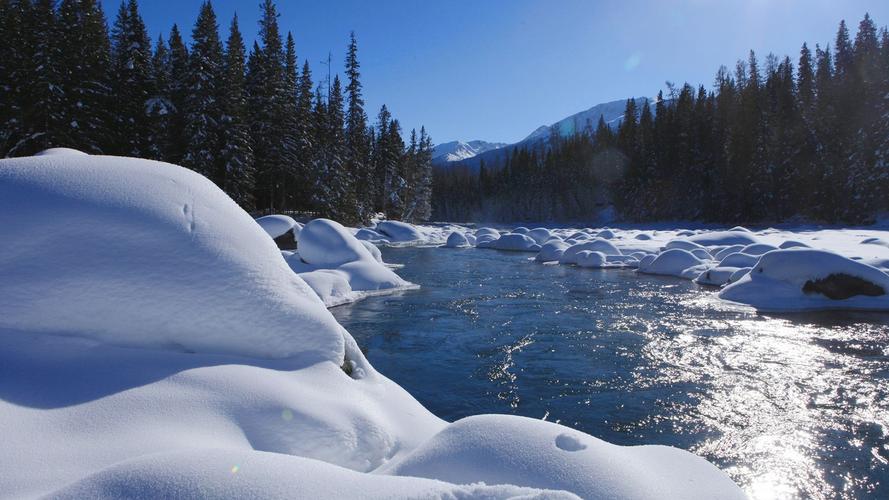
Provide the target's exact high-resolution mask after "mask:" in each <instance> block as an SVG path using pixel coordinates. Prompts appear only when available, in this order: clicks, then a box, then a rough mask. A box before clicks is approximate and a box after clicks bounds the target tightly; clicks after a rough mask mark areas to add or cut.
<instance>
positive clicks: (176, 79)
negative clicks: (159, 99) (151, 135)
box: [164, 24, 189, 165]
mask: <svg viewBox="0 0 889 500" xmlns="http://www.w3.org/2000/svg"><path fill="white" fill-rule="evenodd" d="M167 45H168V46H169V52H170V57H169V59H170V63H169V64H170V68H169V71H170V72H169V78H170V83H169V85H170V109H169V110H168V111H169V113H170V115H169V117H168V120H167V127H168V136H167V141H166V142H167V148H166V153H165V157H164V160H166V161H168V162H171V163H175V164H177V165H178V164H181V163H182V159H183V158H184V157H185V150H186V148H187V147H188V143H189V141H188V136H187V135H186V134H185V113H186V100H187V99H188V78H189V62H188V59H189V56H188V48H186V46H185V43H184V42H183V41H182V35H181V34H180V33H179V27H178V26H176V25H175V24H174V25H173V28H172V29H171V30H170V38H169V42H168V44H167Z"/></svg>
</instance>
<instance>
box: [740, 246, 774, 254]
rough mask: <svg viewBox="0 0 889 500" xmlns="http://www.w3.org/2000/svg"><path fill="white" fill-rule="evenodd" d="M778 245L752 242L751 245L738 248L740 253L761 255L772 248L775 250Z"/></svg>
mask: <svg viewBox="0 0 889 500" xmlns="http://www.w3.org/2000/svg"><path fill="white" fill-rule="evenodd" d="M777 249H778V247H776V246H774V245H769V244H767V243H754V244H752V245H747V246H745V247H744V248H742V249H741V250H740V252H741V253H745V254H747V255H762V254H764V253H766V252H771V251H772V250H777Z"/></svg>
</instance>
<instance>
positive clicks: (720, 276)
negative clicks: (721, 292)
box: [695, 266, 739, 286]
mask: <svg viewBox="0 0 889 500" xmlns="http://www.w3.org/2000/svg"><path fill="white" fill-rule="evenodd" d="M738 269H739V268H737V267H723V266H718V267H714V268H710V269H707V270H706V271H704V272H703V273H701V274H700V275H698V277H697V278H695V283H697V284H699V285H713V286H722V285H724V284H726V283H728V282H729V281H730V280H731V278H732V276H734V274H735V273H736V272H738Z"/></svg>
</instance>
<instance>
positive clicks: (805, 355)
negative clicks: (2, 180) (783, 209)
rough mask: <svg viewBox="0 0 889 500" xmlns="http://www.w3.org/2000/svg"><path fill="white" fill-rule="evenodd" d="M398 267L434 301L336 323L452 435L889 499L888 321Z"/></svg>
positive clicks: (418, 300)
mask: <svg viewBox="0 0 889 500" xmlns="http://www.w3.org/2000/svg"><path fill="white" fill-rule="evenodd" d="M383 253H384V257H385V258H386V260H387V261H391V262H398V263H404V264H406V266H405V267H404V269H401V270H400V274H401V275H402V276H404V277H405V278H407V279H409V280H411V281H413V282H415V283H419V284H421V285H422V287H423V288H422V289H420V290H417V291H411V292H406V293H403V294H400V295H396V296H384V297H374V298H370V299H367V300H365V301H363V302H360V303H358V304H354V305H350V306H343V307H339V308H335V309H333V310H332V311H333V313H334V315H335V316H336V317H337V318H338V319H339V320H340V322H341V323H343V324H344V325H345V326H346V328H348V329H349V331H350V332H351V333H352V335H354V336H355V338H356V340H357V341H358V343H359V344H360V345H361V346H362V348H363V349H365V351H366V352H367V355H368V358H369V359H370V361H371V362H372V363H373V364H374V366H375V367H376V368H377V369H378V370H379V371H381V372H382V373H384V374H385V375H387V376H389V377H390V378H392V379H393V380H395V381H396V382H398V383H399V384H401V385H402V386H404V387H405V388H406V389H408V390H409V391H410V392H411V393H412V394H414V396H416V397H417V399H419V400H420V401H421V402H422V403H423V404H424V405H426V406H427V407H428V408H429V409H430V410H432V411H433V412H435V413H436V414H438V415H439V416H441V417H443V418H446V419H448V420H454V419H457V418H461V417H464V416H467V415H471V414H475V413H480V412H487V413H494V412H496V413H514V414H518V415H525V416H528V417H534V418H547V419H548V420H552V421H557V422H561V423H564V424H566V425H570V426H572V427H576V428H578V429H580V430H583V431H585V432H588V433H590V434H592V435H594V436H597V437H600V438H602V439H605V440H607V441H610V442H613V443H618V444H624V445H629V444H666V445H672V446H678V447H681V448H685V449H689V450H692V451H694V452H696V453H698V454H701V455H703V456H705V457H706V458H708V459H709V460H711V461H713V462H714V463H716V464H718V465H719V466H720V467H722V468H723V469H724V470H726V471H727V472H728V473H729V474H730V475H731V476H732V478H734V479H735V480H736V481H737V482H738V483H739V484H741V485H742V486H743V487H744V488H745V489H746V490H747V491H748V492H749V493H750V494H751V495H752V496H754V497H756V498H788V497H796V496H803V497H809V498H836V497H882V498H889V401H887V395H889V394H887V393H889V315H878V314H862V313H855V314H853V313H820V314H807V315H791V316H784V317H776V316H762V315H758V314H755V313H754V312H752V311H751V310H749V309H744V308H737V307H729V306H726V305H724V304H722V303H720V302H719V301H718V300H716V299H715V298H714V296H713V291H712V290H703V289H701V288H700V287H698V286H696V285H694V284H693V283H690V282H686V281H681V280H676V279H672V278H660V277H651V276H642V275H636V274H635V273H633V272H629V271H614V270H611V271H602V270H588V269H579V268H564V267H559V266H543V265H539V264H535V263H533V262H530V261H528V260H527V258H528V255H527V254H512V253H501V252H494V251H480V250H471V249H470V250H453V249H434V248H401V249H384V251H383Z"/></svg>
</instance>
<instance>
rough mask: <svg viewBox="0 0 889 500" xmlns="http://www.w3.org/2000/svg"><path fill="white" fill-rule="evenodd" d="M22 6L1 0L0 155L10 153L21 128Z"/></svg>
mask: <svg viewBox="0 0 889 500" xmlns="http://www.w3.org/2000/svg"><path fill="white" fill-rule="evenodd" d="M25 7H26V5H25V3H24V2H20V1H17V0H0V157H6V156H8V155H11V154H13V150H14V148H15V145H16V144H17V143H18V142H19V140H20V139H21V137H22V132H23V130H22V128H23V127H22V113H23V111H24V110H23V107H22V102H23V94H24V90H25V89H24V87H25V85H24V83H25V82H26V81H27V77H26V67H25V58H24V55H25V54H24V53H23V50H22V48H23V47H21V43H22V40H23V39H24V37H25V33H24V31H23V30H24V28H25V18H26V12H27V11H26V9H25Z"/></svg>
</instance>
